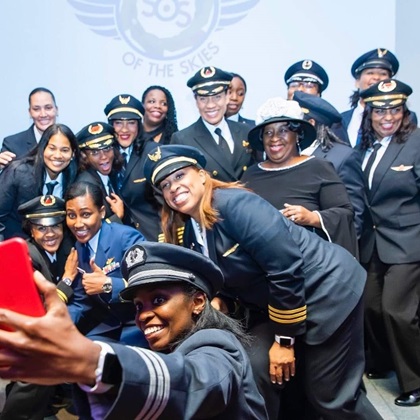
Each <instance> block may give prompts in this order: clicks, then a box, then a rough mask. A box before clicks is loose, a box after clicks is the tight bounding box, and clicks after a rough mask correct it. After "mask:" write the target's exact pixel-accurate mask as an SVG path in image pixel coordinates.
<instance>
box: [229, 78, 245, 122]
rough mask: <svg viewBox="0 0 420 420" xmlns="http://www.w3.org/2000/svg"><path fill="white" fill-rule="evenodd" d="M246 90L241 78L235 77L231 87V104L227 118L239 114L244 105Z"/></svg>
mask: <svg viewBox="0 0 420 420" xmlns="http://www.w3.org/2000/svg"><path fill="white" fill-rule="evenodd" d="M245 94H246V88H245V85H244V83H243V82H242V80H241V79H240V78H239V77H236V76H235V77H234V78H233V79H232V81H231V82H230V86H229V102H228V105H227V109H226V117H230V116H232V115H235V114H237V113H238V112H239V111H240V110H241V108H242V105H243V103H244V100H245Z"/></svg>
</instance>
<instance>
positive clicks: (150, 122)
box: [144, 89, 168, 128]
mask: <svg viewBox="0 0 420 420" xmlns="http://www.w3.org/2000/svg"><path fill="white" fill-rule="evenodd" d="M144 110H145V113H144V125H145V126H146V127H151V128H154V127H159V126H161V125H162V123H163V121H164V119H165V118H166V115H167V114H168V103H167V99H166V95H165V94H164V93H163V92H162V91H161V90H159V89H153V90H151V91H149V92H148V93H147V95H146V97H145V100H144Z"/></svg>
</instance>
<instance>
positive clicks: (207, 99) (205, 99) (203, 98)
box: [196, 93, 223, 105]
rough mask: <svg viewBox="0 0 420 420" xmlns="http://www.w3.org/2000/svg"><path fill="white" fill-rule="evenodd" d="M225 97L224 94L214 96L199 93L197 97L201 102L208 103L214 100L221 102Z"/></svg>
mask: <svg viewBox="0 0 420 420" xmlns="http://www.w3.org/2000/svg"><path fill="white" fill-rule="evenodd" d="M222 98H223V95H222V94H220V93H219V94H218V95H213V96H200V95H197V97H196V99H197V101H198V102H199V103H200V104H203V105H207V104H208V103H209V102H212V103H213V104H217V103H219V102H220V101H221V100H222Z"/></svg>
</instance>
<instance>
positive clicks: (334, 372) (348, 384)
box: [248, 301, 381, 420]
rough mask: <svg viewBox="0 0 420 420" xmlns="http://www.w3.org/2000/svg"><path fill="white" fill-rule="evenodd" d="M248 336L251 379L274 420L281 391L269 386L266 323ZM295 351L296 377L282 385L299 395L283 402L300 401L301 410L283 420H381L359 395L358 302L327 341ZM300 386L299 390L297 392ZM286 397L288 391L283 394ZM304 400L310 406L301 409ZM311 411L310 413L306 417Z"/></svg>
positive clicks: (360, 329) (361, 357)
mask: <svg viewBox="0 0 420 420" xmlns="http://www.w3.org/2000/svg"><path fill="white" fill-rule="evenodd" d="M249 332H250V334H251V335H252V336H254V340H253V343H252V345H251V348H250V349H249V351H248V355H249V357H250V360H251V365H252V369H253V373H254V378H255V380H256V382H257V385H258V388H259V390H260V392H261V394H262V395H263V397H264V399H265V401H266V406H267V412H268V415H269V418H270V420H271V419H277V418H279V417H278V416H279V412H280V410H281V407H280V405H281V402H280V401H281V397H282V394H283V391H282V389H281V388H280V387H279V386H278V385H275V384H272V383H271V381H270V376H269V359H268V351H269V349H270V347H271V346H272V344H273V342H274V336H273V332H272V329H271V326H270V325H269V323H268V321H267V322H264V323H259V324H257V325H254V326H252V327H251V328H250V329H249ZM300 346H301V348H300ZM296 350H297V352H296V354H295V355H296V358H297V368H296V370H297V371H296V377H295V378H292V379H291V382H290V383H285V385H284V386H285V387H286V388H287V387H289V386H290V387H292V392H295V393H299V395H289V397H288V398H292V399H297V400H298V401H299V400H300V402H301V404H302V407H301V410H300V414H299V416H298V414H294V415H293V416H292V415H289V416H288V417H286V416H285V417H284V420H289V419H293V420H295V419H298V418H299V419H300V418H308V417H309V416H310V415H312V416H313V415H314V414H316V415H319V416H322V418H323V419H325V420H328V419H331V420H336V419H349V420H350V419H351V420H356V419H366V420H380V419H381V416H380V415H379V413H378V412H377V411H376V409H375V408H374V407H373V405H372V404H371V403H370V402H369V400H368V399H367V397H366V394H365V393H364V392H363V391H362V390H361V383H362V376H363V372H364V368H365V358H364V345H363V304H362V302H361V301H360V302H359V303H358V305H357V306H356V307H355V308H354V310H353V311H352V313H351V314H350V315H349V316H348V317H347V319H346V320H345V321H344V322H343V324H342V325H341V326H340V327H339V328H338V329H337V330H336V331H335V332H334V333H333V334H332V336H330V337H329V338H328V340H326V341H325V342H323V343H321V344H319V345H308V344H306V343H304V342H303V341H302V342H301V343H300V344H298V345H297V349H296ZM299 359H303V360H299ZM299 369H300V371H299ZM302 370H303V372H302ZM295 380H296V383H295V382H294V381H295ZM300 381H302V384H303V387H302V388H304V389H301V387H299V383H300ZM296 385H297V386H296ZM287 393H289V390H287V392H285V393H284V394H285V395H286V394H287ZM289 394H290V393H289ZM305 394H306V396H305ZM283 397H284V395H283ZM306 397H307V398H308V400H309V402H310V404H311V405H308V404H306V402H305V401H306ZM311 406H312V407H313V408H312V410H313V413H311V412H308V409H309V410H311V408H310V407H311ZM296 413H297V412H296Z"/></svg>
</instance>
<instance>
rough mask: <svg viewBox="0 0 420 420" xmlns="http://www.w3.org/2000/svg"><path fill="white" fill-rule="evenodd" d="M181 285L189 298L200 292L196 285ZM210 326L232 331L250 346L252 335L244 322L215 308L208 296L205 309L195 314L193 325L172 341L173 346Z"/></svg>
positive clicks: (245, 344)
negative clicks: (246, 331) (246, 330)
mask: <svg viewBox="0 0 420 420" xmlns="http://www.w3.org/2000/svg"><path fill="white" fill-rule="evenodd" d="M181 287H182V289H183V291H184V293H185V295H186V296H187V297H189V298H192V297H193V296H194V294H195V293H197V292H199V290H198V289H196V288H195V287H194V286H189V285H184V284H181ZM210 328H212V329H219V330H223V331H229V332H231V333H232V334H233V335H234V336H235V337H236V338H237V339H238V340H239V341H240V342H241V343H242V345H244V346H248V345H250V343H251V337H250V336H249V335H248V334H246V333H245V329H244V328H243V326H242V324H241V323H240V322H239V321H237V320H235V319H233V318H230V317H228V316H227V315H225V314H224V313H222V312H220V311H218V310H217V309H215V308H213V306H212V305H211V303H210V301H209V300H208V298H207V296H206V303H205V306H204V309H203V310H202V312H201V313H200V314H199V315H195V316H194V324H193V327H192V328H191V329H190V330H188V331H186V332H185V334H184V335H182V336H181V337H179V339H178V340H177V341H176V342H175V343H172V345H171V348H172V349H174V348H176V347H177V346H178V345H180V344H181V343H182V342H183V341H184V340H186V339H187V338H188V337H191V336H192V335H193V334H195V333H196V332H197V331H200V330H206V329H210Z"/></svg>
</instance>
